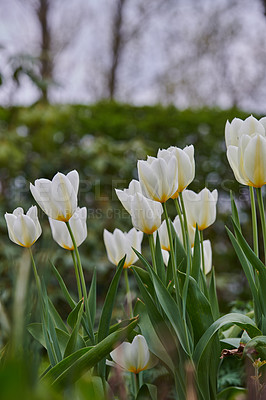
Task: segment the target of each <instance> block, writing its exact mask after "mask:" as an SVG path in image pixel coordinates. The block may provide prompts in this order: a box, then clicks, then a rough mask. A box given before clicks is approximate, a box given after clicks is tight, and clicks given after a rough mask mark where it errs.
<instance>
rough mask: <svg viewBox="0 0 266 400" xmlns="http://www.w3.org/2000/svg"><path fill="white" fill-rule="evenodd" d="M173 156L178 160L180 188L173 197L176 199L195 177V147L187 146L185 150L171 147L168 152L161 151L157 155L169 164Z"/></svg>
mask: <svg viewBox="0 0 266 400" xmlns="http://www.w3.org/2000/svg"><path fill="white" fill-rule="evenodd" d="M172 156H175V158H176V160H177V169H178V178H177V179H178V187H177V190H176V192H175V193H174V194H173V195H172V196H171V198H172V199H175V198H177V197H178V196H179V193H180V192H183V190H184V189H185V188H186V187H187V186H188V185H189V184H190V183H191V182H192V181H193V179H194V177H195V160H194V146H193V145H190V146H186V147H185V148H184V149H183V150H182V149H180V148H178V147H174V146H171V147H169V148H168V149H166V150H165V149H163V150H159V151H158V154H157V157H158V158H163V159H164V160H165V161H166V162H169V161H170V159H171V157H172Z"/></svg>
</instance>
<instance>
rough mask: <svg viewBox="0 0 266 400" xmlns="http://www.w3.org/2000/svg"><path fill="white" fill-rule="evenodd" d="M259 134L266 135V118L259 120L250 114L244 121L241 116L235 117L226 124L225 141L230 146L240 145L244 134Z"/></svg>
mask: <svg viewBox="0 0 266 400" xmlns="http://www.w3.org/2000/svg"><path fill="white" fill-rule="evenodd" d="M254 134H259V135H262V136H266V118H265V117H263V118H261V119H260V120H259V121H258V120H257V119H256V118H254V117H253V115H250V116H249V117H248V118H246V119H245V120H244V121H243V120H242V119H239V118H234V119H233V121H232V122H231V123H230V122H229V121H227V122H226V125H225V143H226V147H228V146H238V145H239V141H240V139H241V137H242V136H243V135H248V136H252V135H254Z"/></svg>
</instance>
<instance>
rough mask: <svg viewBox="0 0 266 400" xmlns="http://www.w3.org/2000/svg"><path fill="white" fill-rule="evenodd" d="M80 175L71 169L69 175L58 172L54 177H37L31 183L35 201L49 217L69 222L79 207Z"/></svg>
mask: <svg viewBox="0 0 266 400" xmlns="http://www.w3.org/2000/svg"><path fill="white" fill-rule="evenodd" d="M78 187H79V175H78V172H77V171H75V170H74V171H71V172H69V173H68V174H67V175H64V174H62V173H60V172H58V173H57V174H56V175H55V176H54V177H53V179H52V181H50V180H48V179H37V180H36V181H35V182H34V185H33V184H30V190H31V193H32V195H33V197H34V199H35V201H36V202H37V203H38V204H39V206H40V207H41V209H42V210H43V211H44V212H45V214H47V215H48V217H50V218H53V219H56V220H58V221H64V222H67V221H69V220H70V218H71V217H72V215H73V214H74V212H75V211H76V209H77V195H78Z"/></svg>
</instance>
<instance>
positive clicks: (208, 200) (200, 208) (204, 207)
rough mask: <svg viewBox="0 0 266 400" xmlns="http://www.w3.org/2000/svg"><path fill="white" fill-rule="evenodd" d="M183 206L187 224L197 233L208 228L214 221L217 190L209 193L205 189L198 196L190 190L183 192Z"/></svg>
mask: <svg viewBox="0 0 266 400" xmlns="http://www.w3.org/2000/svg"><path fill="white" fill-rule="evenodd" d="M183 198H184V204H185V209H186V213H187V219H188V223H189V224H190V225H192V227H193V228H196V225H197V224H198V229H199V231H202V230H203V229H206V228H208V226H210V225H212V224H213V223H214V221H215V219H216V203H217V200H218V192H217V190H216V189H215V190H213V191H212V192H210V191H209V190H208V189H207V188H204V189H202V191H201V192H200V193H198V194H196V193H195V192H193V191H192V190H184V192H183Z"/></svg>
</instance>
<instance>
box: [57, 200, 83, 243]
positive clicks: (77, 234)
mask: <svg viewBox="0 0 266 400" xmlns="http://www.w3.org/2000/svg"><path fill="white" fill-rule="evenodd" d="M86 220H87V209H86V207H82V208H79V207H78V208H77V209H76V211H75V213H74V214H73V215H72V217H71V218H70V220H69V224H70V228H71V230H72V233H73V235H74V238H75V241H76V244H77V247H78V246H80V245H81V243H83V242H84V240H85V239H86V237H87V224H86ZM49 223H50V226H51V230H52V235H53V239H54V240H55V241H56V242H57V243H58V244H59V246H61V247H63V248H64V249H67V250H74V245H73V242H72V239H71V236H70V234H69V231H68V229H67V226H66V224H65V222H62V221H57V220H55V219H52V218H50V217H49Z"/></svg>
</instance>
